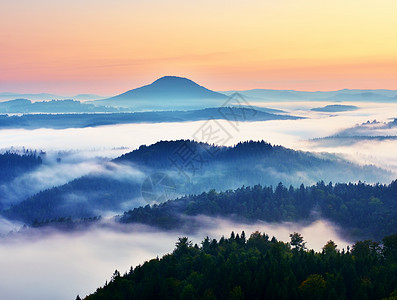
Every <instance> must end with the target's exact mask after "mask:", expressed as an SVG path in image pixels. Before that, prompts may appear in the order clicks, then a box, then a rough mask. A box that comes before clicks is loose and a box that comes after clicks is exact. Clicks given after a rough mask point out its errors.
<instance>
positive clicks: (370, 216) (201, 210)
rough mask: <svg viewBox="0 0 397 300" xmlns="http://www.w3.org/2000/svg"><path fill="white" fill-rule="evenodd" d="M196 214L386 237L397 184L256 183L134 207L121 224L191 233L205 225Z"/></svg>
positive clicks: (396, 224)
mask: <svg viewBox="0 0 397 300" xmlns="http://www.w3.org/2000/svg"><path fill="white" fill-rule="evenodd" d="M313 212H316V216H315V217H314V216H313V215H312V213H313ZM318 214H319V215H318ZM197 215H205V216H214V217H226V218H234V219H239V220H240V221H241V220H243V221H247V220H248V221H258V220H262V221H267V222H287V221H290V222H298V221H313V220H316V218H319V216H320V217H322V218H325V219H328V220H331V221H332V222H333V223H335V224H337V225H339V226H340V227H341V230H342V231H343V235H344V236H346V237H347V236H349V237H350V238H353V239H366V238H374V239H381V238H383V237H384V236H386V235H390V234H395V233H397V180H396V181H393V182H392V183H391V184H389V185H375V186H371V185H367V184H364V183H358V184H336V185H332V184H331V183H330V184H328V185H325V184H324V183H323V182H320V183H318V184H317V185H314V186H310V187H304V186H303V185H301V186H300V188H293V187H289V188H286V187H284V186H283V185H282V184H281V183H280V184H279V185H278V186H277V187H276V188H275V189H273V188H271V187H262V186H260V185H256V186H254V187H242V188H239V189H237V190H235V191H231V190H230V191H226V192H219V193H218V192H216V191H214V190H212V191H210V192H208V193H207V192H205V193H202V194H200V195H196V196H186V197H183V198H180V199H177V200H173V201H167V202H165V203H162V204H159V205H156V204H155V205H153V206H151V207H150V206H149V205H147V206H145V207H139V208H135V209H133V210H130V211H128V212H125V213H124V215H123V216H121V218H120V222H122V223H143V224H148V225H151V226H156V227H160V228H162V229H177V228H179V229H180V228H185V229H186V230H192V229H193V228H194V227H195V226H200V223H199V221H198V222H197V224H195V218H191V217H192V216H197Z"/></svg>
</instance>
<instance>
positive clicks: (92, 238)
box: [0, 217, 351, 300]
mask: <svg viewBox="0 0 397 300" xmlns="http://www.w3.org/2000/svg"><path fill="white" fill-rule="evenodd" d="M201 221H202V222H203V224H205V226H204V227H203V228H202V230H200V231H198V232H196V233H195V234H193V235H189V238H190V239H192V240H193V242H194V243H198V244H200V243H201V241H202V240H203V239H204V237H205V236H209V237H211V238H216V239H219V238H220V237H221V236H222V235H223V236H225V237H229V236H230V233H231V232H232V231H234V232H235V233H241V231H243V230H244V231H245V232H246V234H247V235H248V236H249V235H250V234H251V233H252V232H254V231H261V232H264V233H267V234H268V235H270V237H271V236H276V237H277V239H279V240H282V241H286V242H287V241H289V234H290V233H293V232H300V233H301V234H302V235H303V237H304V238H305V240H306V241H307V247H308V248H312V249H315V250H318V251H319V250H321V247H322V246H324V245H325V244H326V242H327V241H328V240H329V239H332V240H334V241H335V242H336V244H337V245H338V248H339V249H342V248H345V249H346V247H347V245H349V244H351V241H347V240H345V239H343V238H341V237H340V236H339V235H338V233H337V231H338V229H337V227H334V226H333V225H332V224H330V223H328V222H323V221H318V222H315V223H313V224H310V225H307V224H293V223H284V224H267V223H263V222H259V223H255V224H249V225H248V224H243V223H238V224H236V223H232V222H230V221H228V220H224V219H217V218H208V217H203V218H202V220H201ZM181 236H186V233H184V232H180V231H172V232H170V231H166V232H164V231H159V230H158V229H153V228H150V227H147V226H141V225H132V226H130V227H125V226H123V227H119V226H118V225H117V224H112V223H109V222H108V221H104V222H103V223H102V224H97V226H95V227H91V229H85V230H82V231H79V232H74V233H67V234H65V233H64V232H57V231H56V230H49V229H47V230H43V229H26V231H22V232H20V233H18V234H14V235H9V236H8V237H3V238H1V243H0V263H1V265H2V268H1V270H0V278H2V280H1V282H0V297H1V299H48V300H50V299H54V296H56V299H59V300H63V299H65V300H66V299H75V298H76V295H77V294H79V295H80V296H85V295H87V294H90V293H92V292H94V291H95V290H96V288H97V287H99V286H102V285H104V284H105V281H106V280H107V281H109V280H110V275H111V274H112V273H113V272H114V270H115V269H117V270H119V271H120V273H122V274H123V273H124V272H127V271H128V270H129V268H130V266H137V265H138V264H142V263H143V262H144V261H146V260H149V259H152V258H154V257H156V256H162V255H163V254H166V253H170V252H172V250H173V249H174V246H175V243H176V241H177V239H178V237H181ZM65 249H68V250H67V251H65ZM65 278H67V284H65ZM43 282H46V284H45V286H43ZM21 285H23V286H24V288H23V289H21V288H20V286H21Z"/></svg>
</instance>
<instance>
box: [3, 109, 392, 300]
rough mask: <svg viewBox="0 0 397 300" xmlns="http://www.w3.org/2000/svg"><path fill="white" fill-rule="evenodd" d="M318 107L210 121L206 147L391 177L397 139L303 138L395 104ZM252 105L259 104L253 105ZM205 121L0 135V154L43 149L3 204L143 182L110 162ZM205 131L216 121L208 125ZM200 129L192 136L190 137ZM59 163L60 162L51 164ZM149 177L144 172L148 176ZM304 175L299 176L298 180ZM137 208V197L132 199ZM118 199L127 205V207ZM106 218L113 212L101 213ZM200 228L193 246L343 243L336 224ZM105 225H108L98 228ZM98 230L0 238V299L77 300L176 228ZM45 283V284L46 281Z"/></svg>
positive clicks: (156, 252) (387, 113)
mask: <svg viewBox="0 0 397 300" xmlns="http://www.w3.org/2000/svg"><path fill="white" fill-rule="evenodd" d="M328 104H335V103H326V102H319V103H316V102H291V103H288V102H278V103H276V102H275V103H266V104H265V105H264V106H266V107H269V108H274V109H282V110H284V111H286V112H288V113H290V114H293V115H296V116H301V117H305V118H306V119H300V120H286V121H281V120H280V121H266V122H240V123H233V124H232V123H230V122H228V121H226V120H223V121H218V124H220V125H221V126H222V127H223V129H224V134H225V136H227V137H229V138H228V139H226V140H222V141H214V140H210V141H209V142H210V143H215V144H220V145H234V144H236V143H238V142H239V141H246V140H265V141H267V142H270V143H272V144H275V145H282V146H285V147H289V148H293V149H296V150H304V151H315V152H319V153H321V152H331V153H337V154H339V155H341V156H343V157H346V158H348V159H349V160H352V161H354V162H356V163H360V164H375V165H377V166H379V167H382V168H385V169H387V170H389V171H392V172H394V174H396V176H397V172H396V170H397V156H396V155H395V149H397V141H396V140H362V141H358V142H357V141H355V142H352V141H349V140H346V141H341V140H332V139H325V140H311V139H315V138H322V137H327V136H332V135H335V134H337V133H339V132H341V131H343V130H345V129H348V128H352V127H355V126H356V125H357V124H362V123H365V122H367V121H368V120H369V121H372V120H374V119H376V120H377V121H380V122H390V121H391V120H392V119H393V118H395V117H397V104H385V103H358V102H354V103H345V102H344V103H343V104H346V105H350V104H352V105H356V106H358V107H359V108H360V109H358V110H356V111H351V112H342V113H322V112H313V111H310V109H311V108H314V107H321V106H325V105H328ZM255 105H257V106H258V104H257V103H255ZM208 122H213V121H198V122H184V123H161V124H125V125H113V126H102V127H95V128H82V129H62V130H54V129H36V130H25V129H3V130H0V149H10V148H11V147H16V148H21V147H25V148H29V149H37V150H43V151H46V153H47V154H46V156H45V157H44V158H43V165H42V166H40V167H39V168H37V169H35V170H34V171H31V172H29V173H26V174H23V175H22V176H20V177H18V178H16V179H14V180H13V182H12V184H10V185H8V186H3V187H0V188H1V189H2V190H1V191H2V193H3V195H7V197H6V199H3V200H2V201H6V202H7V203H8V204H10V203H15V202H18V201H21V200H23V199H24V198H25V197H27V196H29V195H32V194H34V193H36V192H38V191H39V190H42V189H45V188H50V187H52V186H56V185H60V184H64V183H66V182H68V181H70V180H72V179H74V178H77V177H80V176H83V175H85V174H88V173H91V172H99V173H100V172H112V174H116V175H115V176H120V178H122V177H123V176H127V177H129V178H135V179H136V180H141V181H142V180H143V179H144V177H145V176H144V174H142V173H140V171H138V170H136V169H134V168H133V167H131V166H127V167H125V168H124V169H119V170H118V169H116V170H115V168H118V167H116V166H115V165H114V164H112V163H109V160H110V159H112V158H115V157H118V156H120V155H121V154H123V153H126V152H129V151H132V150H134V149H137V148H138V147H139V146H140V145H142V144H147V145H149V144H153V143H156V142H158V141H160V140H176V139H193V138H194V139H196V140H198V141H203V142H204V141H207V140H204V139H203V135H200V130H201V128H203V126H205V125H206V124H208ZM212 125H216V123H213V124H212ZM390 132H391V133H392V134H395V133H396V132H395V131H386V133H385V131H384V130H383V131H379V130H377V131H371V130H369V131H368V132H365V133H366V134H368V135H374V134H381V133H382V134H390ZM197 133H199V134H197ZM57 158H61V160H60V161H59V160H58V161H57ZM146 175H147V174H146ZM300 176H302V178H305V177H304V176H305V174H300ZM131 201H132V202H134V203H135V201H136V199H131ZM128 205H129V204H128V203H126V208H127V207H128ZM109 213H110V214H111V212H109ZM199 218H200V221H201V222H202V223H203V224H206V226H205V227H203V228H201V229H200V230H199V231H197V232H195V233H194V234H193V235H191V236H190V237H191V238H192V239H193V241H194V242H196V243H199V242H200V241H201V240H203V238H204V237H205V236H206V235H208V236H210V237H212V238H217V239H219V238H220V237H221V236H222V235H225V236H226V237H228V236H229V235H230V232H231V231H232V230H234V231H235V232H236V233H237V232H241V230H245V232H246V234H247V235H249V234H250V233H251V232H254V231H256V230H259V231H262V232H266V233H267V234H269V235H270V236H272V235H274V236H276V237H277V238H278V239H280V240H283V241H288V240H289V234H290V233H292V232H295V231H297V232H300V233H301V234H302V235H303V237H304V238H305V240H306V241H307V246H308V248H314V249H316V250H320V249H321V247H322V246H323V245H324V244H325V243H326V242H327V241H328V240H329V239H332V240H334V241H335V242H336V244H338V248H339V249H341V248H345V247H346V245H347V244H348V243H349V241H346V240H344V239H343V238H341V237H339V236H338V232H339V231H338V228H337V227H335V226H333V225H332V224H330V223H328V222H326V221H317V222H315V223H312V224H310V225H303V224H292V223H283V224H267V223H262V222H261V223H256V224H249V225H248V224H234V223H232V222H231V221H227V220H224V219H214V218H208V217H199ZM106 224H107V223H106ZM106 224H102V223H101V224H99V225H98V226H94V227H91V229H90V230H82V231H77V232H75V233H61V232H56V231H48V230H45V229H28V230H23V231H22V233H17V234H12V235H8V236H3V237H1V238H0V265H1V266H2V268H1V269H0V299H4V300H8V299H10V300H18V299H60V300H62V299H75V297H76V295H77V294H80V296H85V295H86V294H88V293H92V292H94V291H95V289H96V288H97V287H99V286H101V285H103V284H104V282H105V280H109V279H110V277H111V275H112V273H113V271H114V270H115V269H118V270H119V271H120V272H121V273H124V272H125V271H127V270H128V269H129V267H130V266H131V265H133V266H136V265H137V264H140V263H143V262H144V261H145V260H148V259H151V258H154V257H156V256H161V255H163V254H165V253H169V252H171V251H172V250H173V248H174V245H175V242H176V240H177V238H178V236H181V235H184V233H182V232H163V231H157V230H154V229H151V228H148V227H145V226H138V225H134V226H129V227H123V228H121V227H119V226H116V225H114V224H110V225H109V224H107V225H106ZM21 225H22V224H19V223H12V222H9V221H7V220H4V219H0V233H1V234H5V233H7V232H9V231H11V230H16V229H18V228H20V227H21ZM44 282H45V284H44Z"/></svg>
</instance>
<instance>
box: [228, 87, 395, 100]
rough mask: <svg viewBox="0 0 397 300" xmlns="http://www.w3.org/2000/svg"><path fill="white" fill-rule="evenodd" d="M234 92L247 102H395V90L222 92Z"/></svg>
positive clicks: (256, 90) (229, 92)
mask: <svg viewBox="0 0 397 300" xmlns="http://www.w3.org/2000/svg"><path fill="white" fill-rule="evenodd" d="M235 92H238V93H240V94H241V95H243V96H245V97H247V99H248V100H249V101H252V102H258V101H332V102H335V101H354V102H370V101H374V102H397V90H382V89H379V90H360V89H342V90H338V91H325V92H324V91H316V92H305V91H295V90H272V89H253V90H242V91H235V90H232V91H224V92H222V93H224V94H225V95H231V94H233V93H235Z"/></svg>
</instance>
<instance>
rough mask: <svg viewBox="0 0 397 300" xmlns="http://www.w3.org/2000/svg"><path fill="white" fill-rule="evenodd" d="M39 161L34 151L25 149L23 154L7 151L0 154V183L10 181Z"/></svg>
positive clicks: (38, 163) (39, 158)
mask: <svg viewBox="0 0 397 300" xmlns="http://www.w3.org/2000/svg"><path fill="white" fill-rule="evenodd" d="M41 163H42V160H41V157H40V156H39V155H37V153H36V152H35V151H30V150H26V151H25V152H24V153H23V154H17V153H13V152H10V151H7V152H6V153H3V154H0V184H2V183H4V182H7V181H11V180H12V179H13V178H15V177H16V176H18V175H20V174H22V173H24V172H27V171H30V170H32V169H34V168H36V167H38V166H39V165H41Z"/></svg>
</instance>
